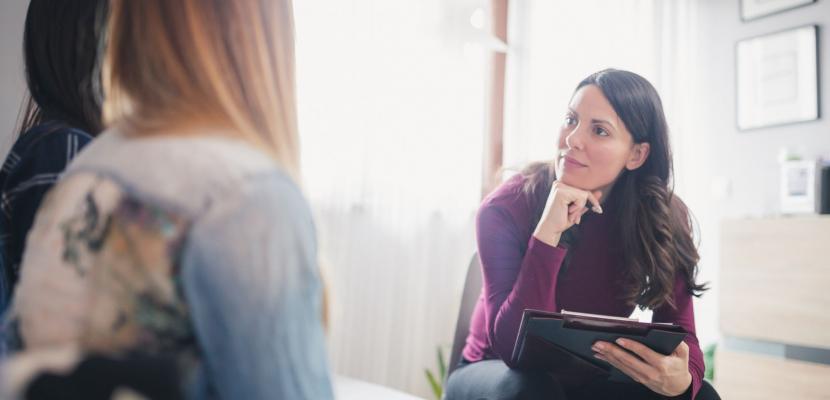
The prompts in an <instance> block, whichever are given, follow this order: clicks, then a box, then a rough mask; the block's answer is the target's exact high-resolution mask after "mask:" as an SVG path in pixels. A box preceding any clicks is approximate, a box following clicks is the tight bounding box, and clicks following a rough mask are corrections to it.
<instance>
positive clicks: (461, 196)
mask: <svg viewBox="0 0 830 400" xmlns="http://www.w3.org/2000/svg"><path fill="white" fill-rule="evenodd" d="M485 4H486V2H485V1H478V0H469V1H445V0H418V1H411V0H409V1H406V0H303V1H297V2H295V5H294V6H295V17H296V26H297V29H296V31H297V33H296V36H297V71H298V72H297V74H298V102H299V114H300V134H301V140H302V148H303V153H302V156H303V169H304V182H305V185H306V192H307V194H308V196H309V198H310V200H311V203H312V206H313V208H314V210H315V214H316V218H317V223H318V229H319V231H320V237H321V240H322V243H323V248H322V252H323V256H324V257H325V259H327V261H328V262H327V268H326V273H327V278H328V282H329V284H330V291H331V295H332V298H331V306H332V308H333V309H332V320H331V329H330V331H329V339H330V340H329V344H330V354H331V359H332V364H333V367H334V369H335V371H336V372H337V373H339V374H342V375H346V376H350V377H354V378H358V379H363V380H368V381H371V382H374V383H378V384H383V385H386V386H390V387H393V388H397V389H400V390H404V391H407V392H410V393H414V394H417V395H420V396H422V397H425V398H429V397H432V396H431V394H430V391H429V386H428V384H427V381H426V378H425V376H424V371H423V370H424V368H431V369H433V370H435V369H436V363H437V362H436V355H435V354H436V349H437V348H438V347H439V346H440V347H442V348H443V349H444V351H445V354H446V353H448V350H449V347H450V345H451V341H452V337H453V332H454V328H455V318H456V312H457V309H458V304H459V301H460V296H461V288H462V285H463V279H464V273H465V271H466V265H467V262H468V261H469V258H470V256H471V255H472V254H473V252H474V251H475V245H474V243H475V241H474V239H475V237H474V231H473V218H474V213H475V210H476V208H477V207H478V203H479V195H480V181H481V164H482V160H481V154H482V137H483V129H484V113H483V112H484V107H485V100H484V96H485V88H486V86H485V83H486V81H485V66H486V58H485V54H486V52H487V51H489V50H488V46H490V45H491V42H490V41H489V38H488V37H487V35H485V34H484V33H483V32H484V31H483V30H482V29H479V28H481V27H483V26H482V24H484V23H486V18H485V15H486V13H485V12H484V11H483V8H484V6H485ZM477 27H478V28H477Z"/></svg>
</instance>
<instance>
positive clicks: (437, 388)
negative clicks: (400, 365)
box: [424, 369, 443, 400]
mask: <svg viewBox="0 0 830 400" xmlns="http://www.w3.org/2000/svg"><path fill="white" fill-rule="evenodd" d="M424 373H426V375H427V381H429V386H430V387H432V394H434V395H435V400H441V395H442V394H443V390H442V388H441V384H439V383H438V381H437V380H436V379H435V376H434V375H433V374H432V371H430V370H428V369H424Z"/></svg>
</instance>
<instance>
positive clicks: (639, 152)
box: [625, 143, 651, 171]
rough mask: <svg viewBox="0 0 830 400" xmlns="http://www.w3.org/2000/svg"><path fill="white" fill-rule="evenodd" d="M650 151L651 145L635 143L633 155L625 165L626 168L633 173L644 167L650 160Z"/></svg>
mask: <svg viewBox="0 0 830 400" xmlns="http://www.w3.org/2000/svg"><path fill="white" fill-rule="evenodd" d="M650 150H651V145H650V144H649V143H635V144H634V147H633V148H632V149H631V155H630V156H629V157H628V161H627V162H626V163H625V168H626V169H628V170H629V171H633V170H635V169H637V168H640V167H642V166H643V164H644V163H645V162H646V160H647V159H648V152H649V151H650Z"/></svg>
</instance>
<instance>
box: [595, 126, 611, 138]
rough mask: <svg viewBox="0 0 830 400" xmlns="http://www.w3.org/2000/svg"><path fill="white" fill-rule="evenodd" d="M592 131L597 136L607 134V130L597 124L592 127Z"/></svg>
mask: <svg viewBox="0 0 830 400" xmlns="http://www.w3.org/2000/svg"><path fill="white" fill-rule="evenodd" d="M594 133H595V134H597V135H599V136H608V131H606V130H605V129H604V128H602V127H599V126H598V127H596V128H594Z"/></svg>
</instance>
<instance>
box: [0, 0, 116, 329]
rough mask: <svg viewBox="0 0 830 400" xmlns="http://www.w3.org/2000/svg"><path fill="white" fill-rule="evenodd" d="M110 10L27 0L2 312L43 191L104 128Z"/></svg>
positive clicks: (3, 218) (0, 230) (5, 192)
mask: <svg viewBox="0 0 830 400" xmlns="http://www.w3.org/2000/svg"><path fill="white" fill-rule="evenodd" d="M106 12H107V1H106V0H72V1H65V0H32V1H31V3H29V9H28V11H27V14H26V22H25V28H24V33H23V56H24V59H25V66H26V83H27V85H28V89H29V94H30V97H29V99H28V100H27V104H26V109H25V112H24V116H23V120H22V124H21V127H20V129H19V135H20V136H19V138H18V139H17V141H16V142H15V143H14V145H13V146H12V149H11V151H10V152H9V154H8V155H7V156H6V160H5V162H4V163H3V167H2V170H0V196H2V198H1V199H0V267H2V271H0V313H2V312H3V310H4V309H5V308H6V305H7V303H8V300H9V296H10V294H11V292H12V289H13V287H14V285H15V284H16V282H17V280H18V275H19V267H20V262H21V257H22V254H23V249H24V247H25V244H26V235H27V233H28V232H29V230H30V228H31V227H32V222H33V220H34V216H35V212H36V211H37V209H38V207H39V206H40V203H41V201H42V200H43V196H44V195H45V194H46V192H48V191H49V189H51V187H52V186H53V185H54V184H55V182H56V181H57V180H58V177H59V176H60V174H61V172H63V170H64V169H65V168H66V165H67V164H68V163H69V161H70V160H72V158H73V157H75V155H76V154H78V152H79V151H80V150H81V148H83V147H84V146H85V145H86V144H87V143H89V142H90V141H91V140H92V139H93V138H94V137H95V136H96V135H97V134H98V133H99V132H100V131H101V83H100V82H101V81H100V73H99V68H98V48H99V39H100V38H101V36H102V32H103V29H104V22H105V19H106V18H105V17H106Z"/></svg>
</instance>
